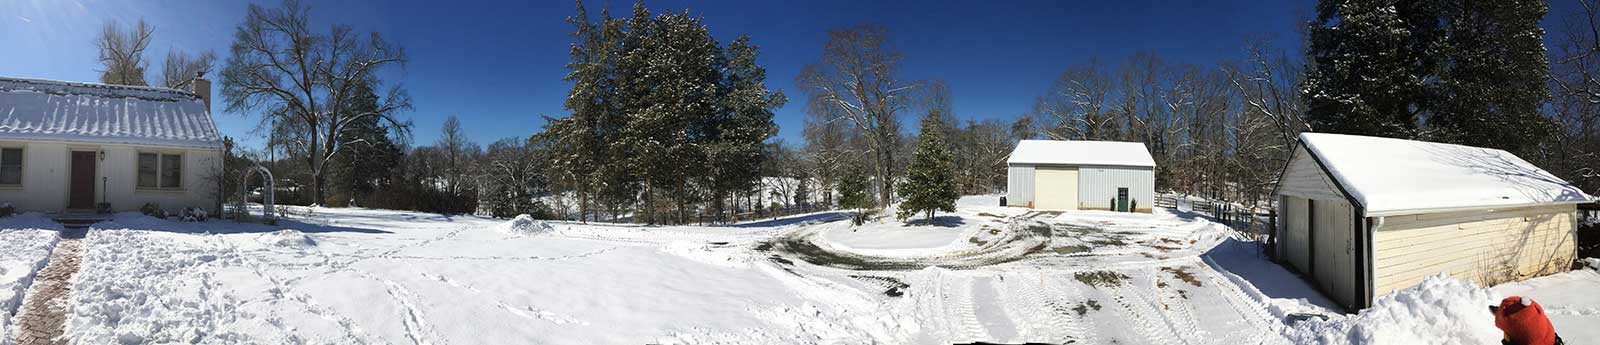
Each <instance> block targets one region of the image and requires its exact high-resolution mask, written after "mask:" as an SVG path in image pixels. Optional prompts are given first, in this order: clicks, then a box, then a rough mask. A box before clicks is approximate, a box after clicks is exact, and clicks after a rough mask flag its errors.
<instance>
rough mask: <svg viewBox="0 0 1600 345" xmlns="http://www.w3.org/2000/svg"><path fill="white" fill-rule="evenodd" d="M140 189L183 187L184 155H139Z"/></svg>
mask: <svg viewBox="0 0 1600 345" xmlns="http://www.w3.org/2000/svg"><path fill="white" fill-rule="evenodd" d="M138 170H139V171H138V174H139V181H138V182H139V188H164V189H177V188H182V187H183V155H176V154H157V153H139V169H138Z"/></svg>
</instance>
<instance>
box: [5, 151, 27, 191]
mask: <svg viewBox="0 0 1600 345" xmlns="http://www.w3.org/2000/svg"><path fill="white" fill-rule="evenodd" d="M21 184H22V149H20V148H5V149H0V185H21Z"/></svg>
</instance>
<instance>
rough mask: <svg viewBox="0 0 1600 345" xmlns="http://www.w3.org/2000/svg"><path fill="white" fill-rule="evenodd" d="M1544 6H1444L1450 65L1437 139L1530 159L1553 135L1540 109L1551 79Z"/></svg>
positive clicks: (1432, 124) (1434, 122)
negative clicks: (1542, 25)
mask: <svg viewBox="0 0 1600 345" xmlns="http://www.w3.org/2000/svg"><path fill="white" fill-rule="evenodd" d="M1547 11H1548V8H1547V5H1546V4H1545V2H1543V1H1460V2H1450V3H1449V4H1448V5H1447V6H1443V22H1444V28H1445V30H1446V31H1447V32H1448V33H1449V34H1448V35H1446V36H1445V37H1446V38H1445V39H1444V41H1443V42H1444V45H1443V46H1444V48H1443V50H1442V52H1443V53H1444V58H1445V59H1447V60H1446V61H1447V63H1445V64H1443V65H1442V66H1443V67H1444V68H1442V69H1441V72H1440V76H1439V80H1440V82H1439V84H1438V86H1439V91H1438V95H1439V97H1440V98H1441V99H1445V100H1448V101H1444V102H1439V104H1438V106H1437V108H1438V112H1436V113H1435V114H1433V116H1431V117H1429V119H1428V127H1429V132H1431V133H1432V135H1431V136H1430V139H1437V140H1439V141H1446V142H1453V143H1458V144H1465V145H1472V146H1482V147H1494V148H1500V149H1505V150H1508V151H1511V152H1517V153H1526V152H1527V150H1529V149H1532V148H1533V146H1534V145H1537V144H1538V143H1539V141H1540V140H1542V138H1544V137H1546V136H1548V135H1549V134H1550V130H1551V129H1552V127H1551V126H1550V123H1549V121H1548V119H1546V118H1545V117H1544V116H1543V115H1541V114H1540V109H1539V108H1540V106H1541V105H1542V104H1544V101H1545V100H1546V99H1548V98H1549V95H1550V94H1549V88H1548V85H1546V81H1547V80H1548V79H1549V77H1550V65H1549V61H1548V60H1547V59H1546V57H1545V47H1544V29H1542V28H1540V27H1539V22H1540V21H1541V20H1543V19H1544V16H1545V13H1546V12H1547Z"/></svg>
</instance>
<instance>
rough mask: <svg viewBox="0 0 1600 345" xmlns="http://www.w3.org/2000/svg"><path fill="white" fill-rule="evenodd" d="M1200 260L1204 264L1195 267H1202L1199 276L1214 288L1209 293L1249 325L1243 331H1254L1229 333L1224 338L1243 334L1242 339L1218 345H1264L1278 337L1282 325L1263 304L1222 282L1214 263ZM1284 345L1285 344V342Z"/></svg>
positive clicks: (1221, 342)
mask: <svg viewBox="0 0 1600 345" xmlns="http://www.w3.org/2000/svg"><path fill="white" fill-rule="evenodd" d="M1200 260H1202V261H1203V262H1202V263H1204V264H1203V265H1196V267H1204V268H1205V270H1204V271H1203V272H1199V274H1202V275H1205V277H1206V281H1208V282H1210V283H1211V284H1212V285H1214V286H1216V288H1214V289H1210V291H1215V292H1216V293H1217V294H1219V295H1221V296H1222V298H1223V300H1225V301H1227V303H1226V304H1227V305H1228V307H1229V308H1231V309H1233V311H1234V312H1235V313H1237V314H1238V315H1239V318H1240V320H1243V321H1244V322H1246V323H1249V325H1247V326H1246V327H1245V329H1249V330H1254V332H1230V334H1228V335H1225V337H1233V336H1240V334H1241V333H1243V335H1242V336H1243V337H1244V339H1243V340H1231V341H1230V340H1227V339H1223V340H1219V341H1218V343H1219V344H1265V343H1267V340H1268V339H1271V338H1270V336H1277V335H1279V334H1278V333H1280V332H1279V329H1280V328H1283V327H1284V326H1283V323H1282V321H1280V320H1279V319H1278V318H1277V317H1275V316H1272V314H1270V313H1268V312H1267V305H1266V304H1265V303H1262V302H1260V301H1258V300H1256V299H1253V298H1250V297H1249V296H1248V295H1246V294H1245V292H1244V290H1243V288H1242V287H1240V286H1239V285H1236V284H1234V283H1233V281H1231V280H1224V277H1222V276H1221V275H1222V274H1223V273H1222V272H1221V271H1218V270H1217V269H1216V266H1214V265H1215V263H1213V262H1210V261H1209V260H1205V259H1200ZM1268 332H1271V333H1268ZM1278 339H1281V338H1278ZM1284 343H1287V342H1286V341H1285V342H1284Z"/></svg>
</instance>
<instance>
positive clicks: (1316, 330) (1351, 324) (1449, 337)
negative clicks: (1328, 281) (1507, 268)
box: [1285, 276, 1500, 344]
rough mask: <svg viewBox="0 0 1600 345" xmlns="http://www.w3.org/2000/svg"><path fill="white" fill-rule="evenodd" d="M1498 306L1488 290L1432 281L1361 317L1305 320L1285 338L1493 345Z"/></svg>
mask: <svg viewBox="0 0 1600 345" xmlns="http://www.w3.org/2000/svg"><path fill="white" fill-rule="evenodd" d="M1498 302H1499V300H1497V299H1495V298H1494V297H1493V296H1492V294H1491V293H1490V291H1489V290H1488V289H1484V288H1479V287H1478V286H1477V285H1475V284H1472V283H1470V282H1466V281H1462V280H1457V279H1454V278H1447V277H1443V276H1432V277H1428V278H1427V279H1425V280H1423V281H1422V283H1421V284H1418V285H1416V286H1412V287H1410V288H1407V289H1404V290H1400V291H1398V292H1395V293H1393V294H1390V295H1387V296H1384V297H1382V298H1380V299H1378V300H1377V302H1375V303H1373V305H1372V308H1368V309H1366V310H1362V311H1361V313H1360V314H1356V315H1352V316H1347V317H1339V316H1335V318H1334V319H1331V320H1328V321H1304V322H1301V323H1299V324H1296V325H1295V326H1294V328H1292V329H1289V330H1287V331H1286V333H1287V334H1285V335H1287V336H1289V338H1290V339H1292V340H1294V343H1296V344H1408V343H1413V342H1417V341H1419V340H1424V339H1426V340H1425V342H1426V343H1430V344H1495V343H1498V342H1499V339H1500V331H1499V329H1498V328H1495V326H1494V316H1493V315H1490V314H1489V308H1488V306H1489V305H1491V304H1497V303H1498Z"/></svg>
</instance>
